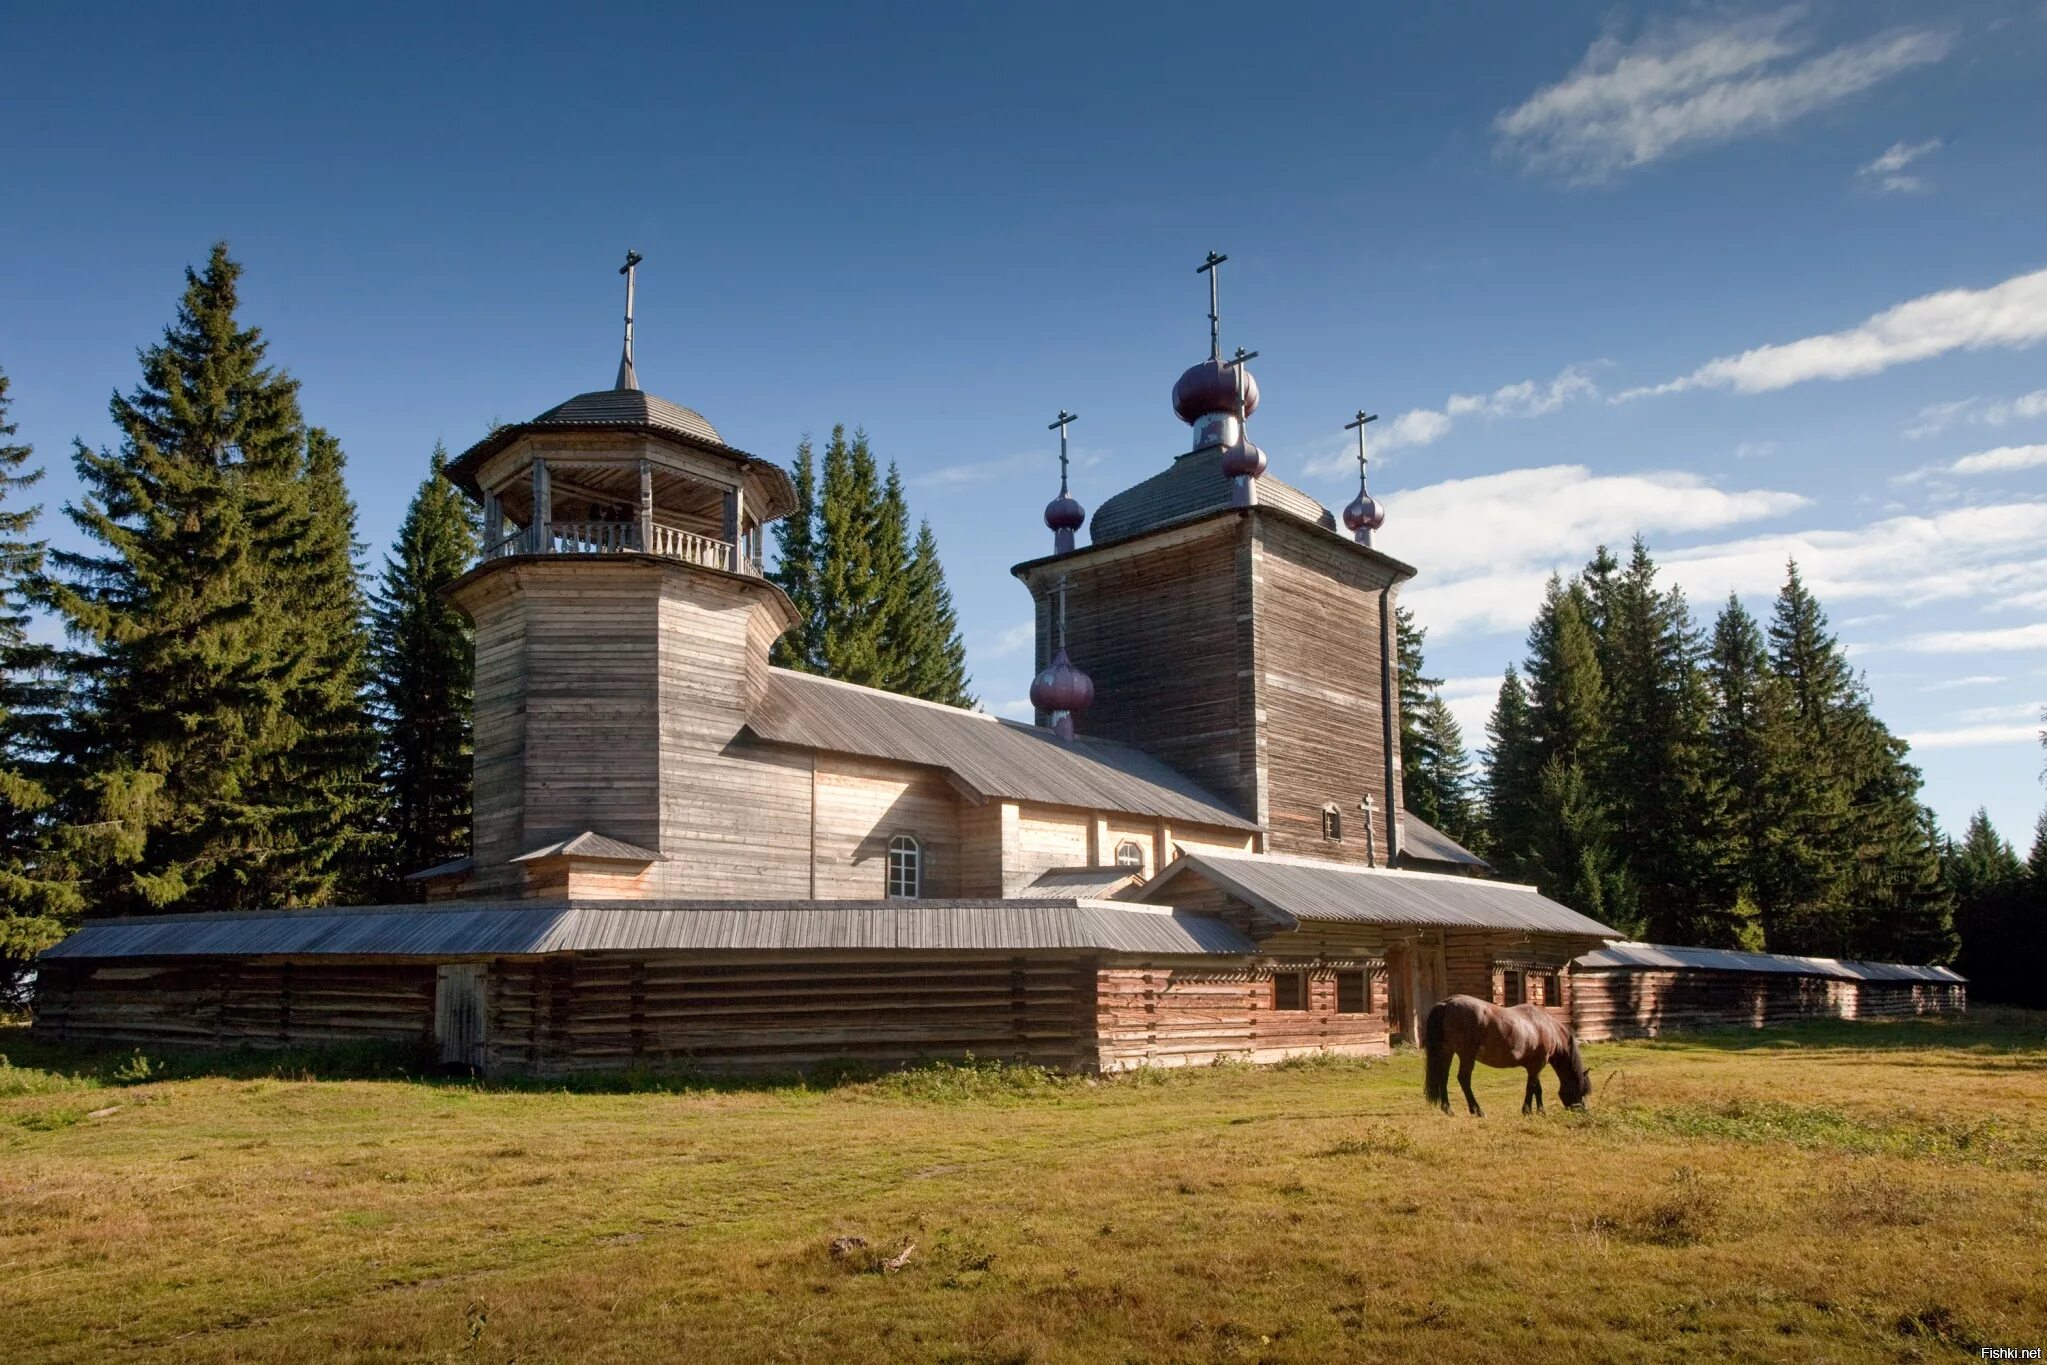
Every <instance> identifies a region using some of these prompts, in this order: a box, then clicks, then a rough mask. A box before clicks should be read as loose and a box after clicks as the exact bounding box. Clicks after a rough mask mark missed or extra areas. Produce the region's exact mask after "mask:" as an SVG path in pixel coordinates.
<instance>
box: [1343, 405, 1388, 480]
mask: <svg viewBox="0 0 2047 1365" xmlns="http://www.w3.org/2000/svg"><path fill="white" fill-rule="evenodd" d="M1378 420H1379V414H1378V413H1376V412H1374V413H1369V414H1368V413H1366V411H1365V410H1364V409H1363V408H1359V409H1358V420H1357V421H1355V422H1345V423H1344V424H1343V429H1344V430H1345V431H1351V430H1355V431H1356V432H1357V434H1358V492H1360V493H1362V492H1364V491H1365V423H1367V422H1376V421H1378Z"/></svg>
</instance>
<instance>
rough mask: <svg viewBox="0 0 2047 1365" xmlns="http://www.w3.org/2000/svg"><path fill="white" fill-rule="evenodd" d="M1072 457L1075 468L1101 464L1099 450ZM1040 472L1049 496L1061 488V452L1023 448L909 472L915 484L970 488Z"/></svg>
mask: <svg viewBox="0 0 2047 1365" xmlns="http://www.w3.org/2000/svg"><path fill="white" fill-rule="evenodd" d="M1070 458H1071V461H1072V464H1073V467H1074V468H1075V469H1090V468H1092V467H1093V466H1095V465H1097V464H1100V463H1101V461H1102V454H1101V452H1099V451H1080V450H1075V451H1073V452H1071V454H1070ZM1032 472H1036V473H1039V474H1042V475H1043V477H1044V478H1045V480H1046V487H1047V489H1048V490H1049V491H1048V492H1047V493H1046V495H1045V496H1046V498H1047V499H1048V500H1049V499H1050V497H1051V495H1052V494H1053V493H1056V492H1058V491H1059V482H1058V480H1059V455H1058V452H1057V451H1054V452H1052V453H1050V454H1047V453H1046V452H1044V451H1042V450H1027V451H1020V452H1018V453H1017V454H1014V455H999V456H996V457H994V458H992V459H986V460H969V461H967V462H965V463H962V464H949V465H940V466H939V467H938V468H937V469H927V470H925V471H923V472H922V473H919V474H912V475H910V476H909V480H908V482H909V484H910V486H911V487H912V488H970V487H972V486H973V485H975V484H982V483H994V482H996V481H997V480H1000V479H1008V478H1014V477H1017V476H1018V475H1022V474H1026V473H1032Z"/></svg>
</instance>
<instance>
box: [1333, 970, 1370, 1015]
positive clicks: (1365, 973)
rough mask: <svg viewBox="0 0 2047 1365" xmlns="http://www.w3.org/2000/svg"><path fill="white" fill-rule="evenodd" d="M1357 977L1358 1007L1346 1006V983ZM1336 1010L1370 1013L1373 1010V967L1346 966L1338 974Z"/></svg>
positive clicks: (1351, 1012) (1348, 1012)
mask: <svg viewBox="0 0 2047 1365" xmlns="http://www.w3.org/2000/svg"><path fill="white" fill-rule="evenodd" d="M1353 977H1355V978H1356V979H1357V1008H1355V1009H1346V1008H1345V1007H1344V1003H1343V1001H1344V983H1345V982H1346V981H1348V980H1350V979H1351V978H1353ZM1336 1012H1337V1013H1338V1014H1370V1013H1371V1012H1372V969H1371V968H1369V967H1346V968H1343V969H1342V970H1340V971H1338V972H1337V974H1336Z"/></svg>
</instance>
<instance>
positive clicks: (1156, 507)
mask: <svg viewBox="0 0 2047 1365" xmlns="http://www.w3.org/2000/svg"><path fill="white" fill-rule="evenodd" d="M1222 459H1223V448H1222V447H1221V446H1208V447H1206V448H1205V449H1202V450H1197V451H1195V452H1193V453H1192V454H1189V455H1182V456H1180V458H1178V459H1177V460H1175V461H1173V463H1172V464H1171V465H1170V466H1168V467H1167V468H1165V469H1163V470H1161V471H1160V472H1158V473H1156V474H1154V475H1152V476H1151V477H1150V478H1148V479H1146V480H1144V481H1143V482H1141V483H1136V484H1132V485H1131V486H1130V487H1128V488H1126V489H1124V490H1123V491H1122V492H1121V493H1117V494H1115V495H1114V496H1112V497H1110V498H1109V499H1108V500H1107V501H1106V502H1104V503H1103V504H1102V505H1101V506H1100V507H1098V508H1096V509H1095V515H1094V520H1093V521H1092V522H1091V523H1090V524H1089V532H1088V533H1089V535H1090V536H1092V537H1093V539H1094V542H1095V543H1096V544H1098V545H1099V544H1103V543H1105V542H1107V541H1111V540H1122V539H1123V538H1125V537H1126V536H1134V535H1137V534H1139V533H1140V532H1144V531H1153V530H1157V529H1158V528H1159V527H1161V526H1166V525H1170V524H1171V523H1173V522H1177V521H1185V520H1187V519H1189V518H1191V517H1198V516H1201V515H1203V514H1205V513H1208V512H1219V511H1222V510H1223V509H1224V508H1226V507H1229V506H1230V505H1231V493H1232V488H1231V482H1230V478H1229V476H1228V475H1226V474H1224V473H1223V468H1222ZM1257 497H1258V504H1259V506H1261V507H1269V508H1274V509H1276V510H1278V511H1281V512H1285V513H1287V514H1288V515H1289V516H1294V517H1299V518H1300V519H1301V520H1302V521H1305V522H1308V523H1310V524H1311V525H1315V526H1321V527H1324V528H1326V529H1328V530H1332V531H1333V530H1335V529H1336V518H1335V517H1334V516H1332V515H1331V514H1330V512H1329V509H1328V508H1326V507H1324V506H1323V505H1322V504H1321V503H1319V502H1317V501H1316V500H1315V499H1314V498H1313V497H1311V496H1309V495H1308V494H1306V493H1303V492H1302V491H1301V490H1300V489H1298V488H1295V487H1293V486H1292V485H1291V484H1287V483H1282V482H1281V481H1280V480H1278V479H1276V478H1274V477H1273V476H1272V475H1270V474H1267V475H1265V476H1263V477H1262V478H1260V479H1259V480H1258V489H1257Z"/></svg>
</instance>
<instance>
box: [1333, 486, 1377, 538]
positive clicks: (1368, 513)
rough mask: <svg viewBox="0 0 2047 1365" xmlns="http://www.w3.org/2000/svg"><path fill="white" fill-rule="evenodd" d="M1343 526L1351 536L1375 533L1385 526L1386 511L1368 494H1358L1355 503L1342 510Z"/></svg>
mask: <svg viewBox="0 0 2047 1365" xmlns="http://www.w3.org/2000/svg"><path fill="white" fill-rule="evenodd" d="M1343 524H1344V527H1345V529H1347V530H1349V531H1350V532H1351V533H1352V534H1353V535H1355V534H1357V533H1358V532H1360V531H1376V530H1378V529H1379V528H1380V527H1381V526H1384V525H1385V524H1386V509H1385V508H1384V507H1381V506H1380V505H1379V502H1378V500H1377V499H1376V498H1374V497H1373V496H1372V495H1371V494H1370V493H1364V492H1360V493H1359V494H1358V496H1357V499H1356V501H1354V502H1352V503H1351V505H1350V506H1348V507H1346V508H1344V509H1343Z"/></svg>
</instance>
